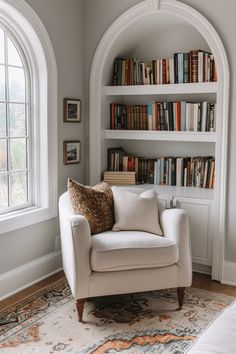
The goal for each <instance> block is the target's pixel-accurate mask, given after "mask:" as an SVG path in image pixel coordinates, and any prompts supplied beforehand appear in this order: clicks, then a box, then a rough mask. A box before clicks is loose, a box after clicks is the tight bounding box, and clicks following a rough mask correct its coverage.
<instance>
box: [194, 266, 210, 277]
mask: <svg viewBox="0 0 236 354" xmlns="http://www.w3.org/2000/svg"><path fill="white" fill-rule="evenodd" d="M193 272H196V273H202V274H208V275H210V274H211V266H208V265H205V264H197V263H193Z"/></svg>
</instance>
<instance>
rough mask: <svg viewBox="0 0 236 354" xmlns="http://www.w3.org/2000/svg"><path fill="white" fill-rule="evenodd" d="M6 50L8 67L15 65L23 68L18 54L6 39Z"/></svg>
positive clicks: (8, 39) (10, 41)
mask: <svg viewBox="0 0 236 354" xmlns="http://www.w3.org/2000/svg"><path fill="white" fill-rule="evenodd" d="M7 50H8V53H7V54H8V64H9V65H16V66H21V67H22V66H23V65H22V61H21V58H20V56H19V53H18V51H17V49H16V47H15V45H14V44H13V42H12V40H11V39H10V38H9V37H7Z"/></svg>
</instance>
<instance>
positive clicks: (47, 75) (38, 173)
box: [0, 0, 58, 234]
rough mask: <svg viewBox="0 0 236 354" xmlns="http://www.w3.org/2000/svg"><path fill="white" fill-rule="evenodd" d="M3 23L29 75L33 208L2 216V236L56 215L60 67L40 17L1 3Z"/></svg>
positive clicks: (11, 2)
mask: <svg viewBox="0 0 236 354" xmlns="http://www.w3.org/2000/svg"><path fill="white" fill-rule="evenodd" d="M0 22H1V25H2V26H3V27H4V28H5V29H6V30H7V32H9V33H10V34H11V38H13V39H15V40H16V42H17V43H19V48H20V49H21V50H22V52H23V55H24V57H25V60H26V63H27V66H28V73H29V75H28V76H29V78H28V80H29V82H28V88H29V93H28V94H29V95H30V96H29V99H30V102H31V105H29V106H28V116H32V117H34V124H33V125H32V126H31V127H29V128H30V129H31V140H32V141H34V144H32V145H31V149H32V156H31V164H32V178H31V181H33V185H32V193H33V195H34V205H31V206H29V207H25V208H23V209H18V210H15V211H12V212H8V213H5V214H0V234H4V233H6V232H9V231H13V230H16V229H18V228H22V227H26V226H29V225H32V224H35V223H39V222H42V221H45V220H48V219H51V218H54V217H56V216H57V200H58V192H57V184H58V181H57V179H58V175H57V66H56V60H55V55H54V52H53V47H52V44H51V42H50V39H49V36H48V34H47V31H46V30H45V28H44V26H43V24H42V22H41V20H40V19H39V17H38V15H37V14H36V13H35V12H34V11H33V10H32V8H31V7H30V6H29V5H28V4H27V3H26V2H22V1H21V0H0Z"/></svg>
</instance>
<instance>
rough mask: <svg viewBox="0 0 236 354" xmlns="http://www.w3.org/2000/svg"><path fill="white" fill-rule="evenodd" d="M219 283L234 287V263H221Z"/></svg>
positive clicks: (235, 278)
mask: <svg viewBox="0 0 236 354" xmlns="http://www.w3.org/2000/svg"><path fill="white" fill-rule="evenodd" d="M221 283H222V284H228V285H234V286H236V263H234V262H224V263H223V272H222V280H221Z"/></svg>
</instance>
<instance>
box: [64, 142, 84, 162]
mask: <svg viewBox="0 0 236 354" xmlns="http://www.w3.org/2000/svg"><path fill="white" fill-rule="evenodd" d="M63 155H64V165H71V164H76V163H80V157H81V143H80V141H79V140H67V141H64V142H63Z"/></svg>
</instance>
